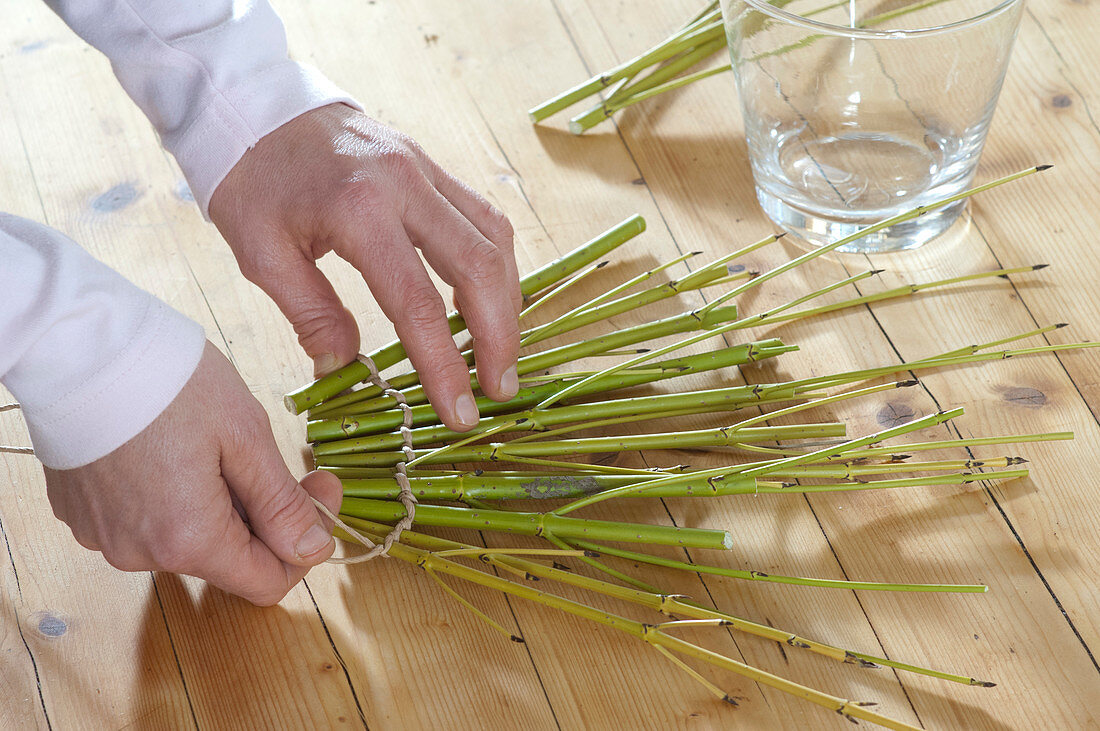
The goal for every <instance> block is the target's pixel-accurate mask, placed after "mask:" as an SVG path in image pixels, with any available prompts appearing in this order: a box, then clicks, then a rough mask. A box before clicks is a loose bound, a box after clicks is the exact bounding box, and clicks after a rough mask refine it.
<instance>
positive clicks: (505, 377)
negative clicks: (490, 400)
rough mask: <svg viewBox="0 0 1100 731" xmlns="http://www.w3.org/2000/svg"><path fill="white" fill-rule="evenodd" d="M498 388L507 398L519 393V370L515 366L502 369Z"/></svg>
mask: <svg viewBox="0 0 1100 731" xmlns="http://www.w3.org/2000/svg"><path fill="white" fill-rule="evenodd" d="M499 388H500V392H501V393H502V394H504V395H505V396H507V397H508V398H512V397H513V396H515V395H516V394H517V393H519V372H518V371H517V370H516V367H515V366H512V367H511V368H509V369H508V370H506V371H504V373H503V374H502V375H501V377H500V386H499Z"/></svg>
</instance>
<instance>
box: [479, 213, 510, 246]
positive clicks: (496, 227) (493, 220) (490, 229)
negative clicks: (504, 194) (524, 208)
mask: <svg viewBox="0 0 1100 731" xmlns="http://www.w3.org/2000/svg"><path fill="white" fill-rule="evenodd" d="M482 215H483V218H484V220H485V224H484V225H485V230H486V233H487V234H488V236H489V238H490V239H492V240H493V242H494V243H495V244H496V245H497V246H506V247H509V248H511V246H512V242H513V240H514V239H515V236H516V232H515V229H514V228H512V222H511V221H510V220H508V217H507V216H505V215H504V213H503V212H502V211H501V210H500V209H499V208H497V207H496V206H494V205H492V204H490V203H488V202H486V203H485V210H484V212H483V214H482Z"/></svg>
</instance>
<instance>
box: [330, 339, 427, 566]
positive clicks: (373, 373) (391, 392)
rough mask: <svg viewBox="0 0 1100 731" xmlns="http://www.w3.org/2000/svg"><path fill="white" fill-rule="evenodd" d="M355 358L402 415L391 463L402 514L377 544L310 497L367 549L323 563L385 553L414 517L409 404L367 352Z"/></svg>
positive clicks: (348, 561)
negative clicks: (394, 460) (397, 458)
mask: <svg viewBox="0 0 1100 731" xmlns="http://www.w3.org/2000/svg"><path fill="white" fill-rule="evenodd" d="M357 360H358V361H359V362H360V363H362V364H363V365H365V366H366V367H367V368H368V369H369V370H370V378H369V379H368V381H369V382H370V384H371V385H372V386H375V387H377V388H378V389H380V390H381V391H382V392H383V393H384V394H385V395H386V396H389V397H391V398H392V399H393V400H394V401H396V402H397V407H398V408H399V409H401V412H402V415H403V419H402V423H401V427H400V432H401V439H402V442H403V444H402V445H401V452H402V454H403V459H401V460H400V461H398V462H397V464H396V465H394V474H393V478H394V480H396V482H397V487H398V490H399V492H398V495H397V499H398V500H399V501H400V502H401V505H402V506H404V508H405V517H403V518H402V519H401V520H399V521H398V522H397V524H396V525H395V526H394V527H393V530H391V531H390V532H389V533H388V534H387V535H386V537H385V538H384V539H383V540H382V543H380V544H379V543H375V542H374V541H372V540H371V539H369V538H367V537H366V536H365V535H363V534H362V533H360V532H359V531H357V530H355V529H354V528H352V527H351V526H349V525H348V524H347V523H345V522H344V521H342V520H340V518H339V517H338V516H336V515H333V513H332V511H331V510H329V509H328V508H327V507H326V506H325V505H324V504H322V503H321V501H319V500H318V499H317V498H313V502H314V504H315V505H317V507H318V508H319V509H320V511H321V512H322V513H323V514H324V515H325V516H326V517H327V518H329V519H331V520H332V521H333V522H334V523H335V524H336V525H338V526H340V528H342V529H343V530H344V531H346V532H347V534H348V535H350V536H351V537H352V538H354V539H355V540H356V541H357V542H359V543H360V544H361V545H362V546H363V547H364V548H366V549H368V550H367V552H366V553H363V554H360V555H358V556H344V557H333V558H330V559H328V561H327V563H335V564H352V563H363V562H365V561H370V560H372V559H374V558H377V557H378V556H388V555H389V550H390V547H391V546H392V545H393V543H394V541H396V540H397V539H398V538H399V537H400V536H401V533H402V532H403V531H404V530H406V529H408V528H411V527H412V525H413V520H414V519H415V517H416V496H415V495H413V491H412V486H411V485H410V484H409V474H408V472H407V471H406V466H405V465H406V463H408V462H410V461H411V460H412V459H413V458H414V457H415V454H414V452H413V445H412V431H411V429H412V425H413V413H412V407H410V406H409V403H408V401H406V400H405V395H404V394H403V393H401V392H400V391H398V390H397V389H395V388H394V387H393V386H391V385H390V383H389V382H388V381H386V379H385V378H383V377H382V375H381V374H380V373H379V372H378V366H377V365H375V363H374V361H373V360H372V359H371V357H370V356H369V355H363V354H362V353H360V354H359V357H358V358H357Z"/></svg>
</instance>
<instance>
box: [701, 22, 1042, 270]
mask: <svg viewBox="0 0 1100 731" xmlns="http://www.w3.org/2000/svg"><path fill="white" fill-rule="evenodd" d="M1022 11H1023V0H919V1H916V2H914V1H913V0H840V1H839V2H836V1H835V0H722V13H723V20H724V23H725V29H726V36H727V39H728V41H729V49H730V58H731V60H732V62H733V69H734V72H735V76H736V79H737V88H738V92H739V94H740V98H741V109H742V115H743V118H744V126H745V135H746V139H747V145H748V154H749V161H750V162H751V164H752V172H753V179H754V181H755V184H756V194H757V198H758V199H759V201H760V205H761V206H762V207H763V208H764V211H765V212H766V213H767V215H768V216H769V217H770V218H771V219H772V220H773V221H774V222H775V223H776V224H778V225H779V226H780V227H782V228H784V229H786V230H787V231H789V232H791V233H793V234H795V235H797V236H799V237H801V238H802V239H804V240H805V241H808V242H809V243H811V244H815V245H822V244H826V243H831V242H833V241H836V240H838V239H840V238H842V237H845V236H849V235H851V234H853V233H855V232H856V231H858V230H859V229H861V228H864V227H866V226H868V225H870V224H873V223H877V222H879V221H881V220H883V219H885V218H889V217H890V216H893V215H895V214H898V213H901V212H903V211H906V210H908V209H911V208H914V207H916V206H919V205H924V204H928V203H930V202H934V201H936V200H939V199H942V198H945V197H947V196H950V195H953V194H954V193H958V192H960V191H962V190H964V189H965V188H966V187H967V186H968V185H969V184H970V182H971V179H972V178H973V176H974V170H975V168H976V167H977V164H978V158H979V156H980V154H981V150H982V145H983V143H984V141H985V136H986V131H987V130H988V129H989V122H990V120H991V119H992V117H993V110H994V108H995V107H996V104H997V96H998V94H999V93H1000V89H1001V83H1002V81H1003V80H1004V75H1005V70H1006V69H1007V67H1008V60H1009V55H1010V53H1011V51H1012V44H1013V41H1014V40H1015V37H1016V30H1017V28H1018V26H1019V22H1020V16H1021V14H1022ZM965 205H966V202H965V201H960V202H958V203H955V204H953V205H951V206H947V207H945V208H942V209H939V210H937V211H935V212H933V213H928V214H925V215H923V216H921V217H919V218H917V219H915V220H912V221H909V222H906V223H902V224H898V225H895V226H892V227H890V228H888V229H885V230H884V231H881V232H879V233H877V234H872V235H870V236H867V237H864V238H863V239H860V240H857V241H855V242H853V243H851V244H848V245H846V246H845V247H843V248H841V249H840V250H841V251H855V252H872V251H891V250H898V249H908V248H913V247H916V246H920V245H921V244H924V243H926V242H927V241H929V240H930V239H932V238H933V237H935V236H937V235H938V234H940V233H942V232H943V231H944V230H946V229H947V228H948V227H949V226H950V225H951V224H952V223H953V222H954V221H955V219H956V218H957V217H958V215H959V214H960V213H961V212H962V210H963V207H964V206H965Z"/></svg>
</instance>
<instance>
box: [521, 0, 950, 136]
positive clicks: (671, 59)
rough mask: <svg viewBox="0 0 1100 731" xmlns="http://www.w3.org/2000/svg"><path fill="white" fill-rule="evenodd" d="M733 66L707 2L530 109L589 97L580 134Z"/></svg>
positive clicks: (841, 1)
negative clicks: (643, 45)
mask: <svg viewBox="0 0 1100 731" xmlns="http://www.w3.org/2000/svg"><path fill="white" fill-rule="evenodd" d="M790 2H791V0H769V3H768V4H769V5H771V6H773V7H775V8H783V7H784V6H785V5H787V4H789V3H790ZM941 2H945V0H914V1H913V2H908V3H903V4H901V5H899V6H897V7H889V8H888V9H883V10H882V11H881V12H877V13H875V14H873V15H870V16H868V17H866V18H863V19H861V20H853V21H852V23H853V27H857V28H874V27H876V26H881V25H882V24H884V23H886V22H887V21H890V20H894V19H896V18H898V17H901V16H904V15H907V14H909V13H914V12H917V11H920V10H924V9H926V8H928V7H930V6H932V5H937V4H939V3H941ZM848 5H849V0H838V1H837V0H834V1H832V2H825V3H823V4H822V5H821V6H820V7H818V8H815V9H814V10H811V11H808V12H805V13H803V15H804V16H805V17H808V18H813V17H814V16H818V15H822V14H825V13H828V12H829V11H833V10H836V9H838V8H841V9H845V8H847V7H848ZM764 22H766V21H764ZM819 37H820V36H818V35H814V34H807V36H806V37H805V38H804V39H802V41H800V42H799V43H796V44H794V45H792V46H789V47H779V48H775V49H773V50H771V51H769V52H768V53H766V54H764V55H767V56H771V55H775V54H781V53H787V52H789V51H791V50H794V48H796V47H800V46H803V45H807V44H809V43H813V42H814V41H815V40H816V39H817V38H819ZM748 60H749V61H753V60H757V59H755V58H753V59H748ZM731 69H732V65H731V64H730V62H729V60H728V58H727V57H726V36H725V30H724V29H723V24H722V11H721V10H720V9H719V7H718V3H717V2H708V3H707V4H706V5H705V6H704V7H703V8H702V10H700V11H699V12H698V13H696V14H695V15H694V16H693V17H692V18H691V19H690V20H688V22H687V23H685V24H684V25H683V26H681V27H680V28H679V29H678V30H676V31H675V32H674V33H672V34H671V35H670V36H668V37H667V38H665V39H664V40H663V41H661V42H660V43H658V44H656V45H655V46H653V47H652V48H650V49H648V50H647V51H645V52H644V53H642V54H640V55H638V56H635V57H633V58H631V59H628V60H626V61H623V62H622V63H620V64H617V65H616V66H613V67H612V68H609V69H607V70H606V71H603V72H601V73H599V74H596V75H595V76H593V77H592V78H590V79H588V80H586V81H584V82H582V83H580V84H578V85H576V86H574V87H573V88H571V89H567V90H565V91H563V92H561V93H560V94H557V95H556V96H553V97H551V98H550V99H547V100H546V101H544V102H542V103H541V104H539V105H537V106H535V107H532V108H531V109H530V110H528V112H527V113H528V115H529V116H530V118H531V121H532V122H534V123H536V124H537V123H539V122H541V121H543V120H544V119H546V118H548V117H550V116H552V115H554V114H557V113H558V112H561V111H563V110H565V109H568V108H569V107H572V106H574V105H576V104H580V103H581V102H584V101H588V102H589V103H590V104H591V106H589V107H588V108H586V109H584V110H583V111H581V112H579V113H578V114H576V115H574V116H573V117H571V118H570V120H569V131H570V132H572V133H573V134H575V135H580V134H584V133H585V132H587V131H588V130H590V129H592V128H593V127H595V126H596V125H598V124H600V123H601V122H603V121H605V120H607V119H610V118H611V117H612V116H613V115H614V114H615V113H616V112H619V111H621V110H623V109H626V108H627V107H630V106H633V105H634V104H637V103H639V102H643V101H645V100H647V99H652V98H653V97H655V96H657V95H659V94H664V93H665V92H669V91H673V90H674V89H679V88H682V87H684V86H687V85H688V84H693V83H695V82H697V81H702V80H703V79H708V78H710V77H712V76H716V75H718V74H723V73H725V72H727V71H730V70H731Z"/></svg>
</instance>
